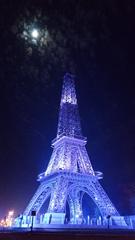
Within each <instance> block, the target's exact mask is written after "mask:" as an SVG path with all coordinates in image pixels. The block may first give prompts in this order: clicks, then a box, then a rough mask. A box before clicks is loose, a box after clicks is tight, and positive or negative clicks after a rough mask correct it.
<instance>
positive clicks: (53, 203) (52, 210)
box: [44, 176, 68, 224]
mask: <svg viewBox="0 0 135 240" xmlns="http://www.w3.org/2000/svg"><path fill="white" fill-rule="evenodd" d="M67 189H68V181H67V180H66V178H64V177H62V176H61V177H59V178H58V180H57V181H56V182H55V183H54V185H53V188H52V191H51V200H50V203H49V208H48V212H47V213H46V214H45V218H44V222H45V223H49V224H64V222H65V205H66V200H67Z"/></svg>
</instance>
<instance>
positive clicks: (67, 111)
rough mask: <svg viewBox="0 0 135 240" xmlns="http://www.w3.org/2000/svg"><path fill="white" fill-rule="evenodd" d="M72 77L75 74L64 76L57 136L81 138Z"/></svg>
mask: <svg viewBox="0 0 135 240" xmlns="http://www.w3.org/2000/svg"><path fill="white" fill-rule="evenodd" d="M74 78H75V76H74V75H72V74H69V73H66V74H65V76H64V81H63V87H62V95H61V102H60V112H59V121H58V129H57V138H60V137H61V136H68V137H74V138H82V131H81V124H80V117H79V111H78V104H77V98H76V91H75V83H74Z"/></svg>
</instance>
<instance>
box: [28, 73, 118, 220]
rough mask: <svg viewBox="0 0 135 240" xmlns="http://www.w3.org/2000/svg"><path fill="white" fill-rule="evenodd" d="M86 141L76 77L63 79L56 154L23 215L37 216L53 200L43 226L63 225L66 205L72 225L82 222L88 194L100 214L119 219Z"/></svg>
mask: <svg viewBox="0 0 135 240" xmlns="http://www.w3.org/2000/svg"><path fill="white" fill-rule="evenodd" d="M86 143H87V140H86V138H85V137H83V135H82V131H81V124H80V117H79V111H78V104H77V98H76V91H75V85H74V76H73V75H71V74H68V73H67V74H66V75H65V76H64V82H63V88H62V96H61V102H60V112H59V120H58V129H57V136H56V138H55V139H54V140H53V141H52V147H53V152H52V155H51V159H50V161H49V164H48V167H47V169H46V171H45V172H43V173H41V174H40V175H39V176H38V181H39V182H40V185H39V187H38V189H37V191H36V193H35V194H34V196H33V198H32V200H31V201H30V203H29V204H28V206H27V208H26V210H25V211H24V215H25V216H26V217H27V216H29V215H30V214H31V211H33V210H34V211H36V213H37V214H38V213H39V212H40V209H41V207H42V206H43V204H44V203H45V201H46V200H47V199H48V198H49V197H50V202H49V206H48V210H47V212H46V213H45V215H44V219H43V222H44V223H64V219H65V214H66V213H65V211H66V202H68V204H69V210H70V223H74V224H80V223H82V221H83V209H82V199H83V195H84V193H87V194H88V195H89V196H90V198H91V199H92V200H93V201H94V202H95V204H96V206H97V207H98V209H99V211H100V213H101V215H102V216H103V217H106V216H108V215H111V216H119V213H118V211H117V210H116V208H115V207H114V205H113V204H112V202H111V201H110V199H109V198H108V196H107V194H106V192H105V191H104V189H103V188H102V186H101V185H100V183H99V179H101V178H102V173H101V172H95V171H94V170H93V167H92V164H91V161H90V158H89V156H88V153H87V150H86V147H85V145H86Z"/></svg>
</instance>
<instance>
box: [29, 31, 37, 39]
mask: <svg viewBox="0 0 135 240" xmlns="http://www.w3.org/2000/svg"><path fill="white" fill-rule="evenodd" d="M31 36H32V37H33V38H35V39H36V38H38V36H39V32H38V30H37V29H33V31H32V33H31Z"/></svg>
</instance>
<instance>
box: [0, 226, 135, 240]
mask: <svg viewBox="0 0 135 240" xmlns="http://www.w3.org/2000/svg"><path fill="white" fill-rule="evenodd" d="M22 239H23V240H45V239H47V240H55V239H56V240H63V239H64V240H66V239H68V240H69V239H70V240H72V239H73V240H76V239H80V240H84V239H88V240H98V239H106V240H113V239H115V240H128V239H129V240H130V239H135V232H134V231H130V230H128V231H127V230H121V229H120V230H119V229H117V230H114V229H113V230H111V229H106V230H105V229H80V230H79V229H77V230H76V229H54V228H53V229H50V230H47V229H44V230H40V229H38V230H37V229H33V231H31V230H30V229H29V230H28V229H13V230H5V231H2V232H0V240H22Z"/></svg>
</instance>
